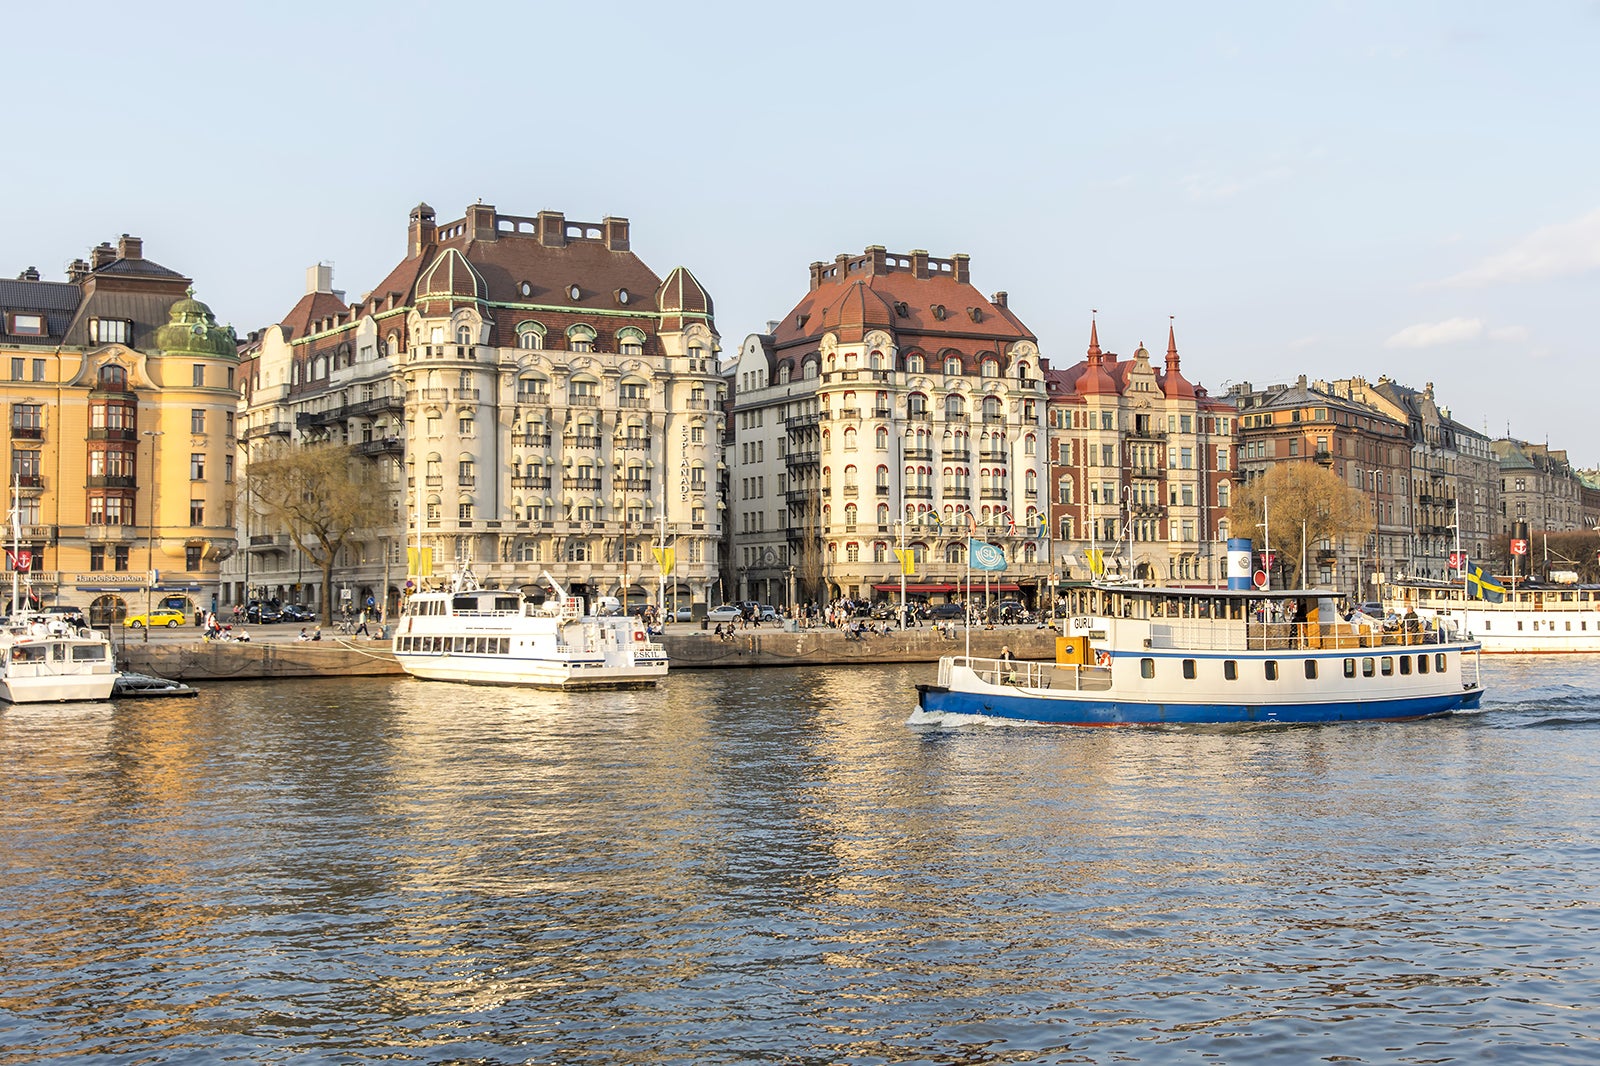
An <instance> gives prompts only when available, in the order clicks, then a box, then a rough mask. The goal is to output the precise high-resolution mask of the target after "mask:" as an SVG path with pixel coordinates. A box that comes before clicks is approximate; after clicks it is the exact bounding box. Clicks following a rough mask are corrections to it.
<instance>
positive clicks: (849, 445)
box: [844, 426, 856, 452]
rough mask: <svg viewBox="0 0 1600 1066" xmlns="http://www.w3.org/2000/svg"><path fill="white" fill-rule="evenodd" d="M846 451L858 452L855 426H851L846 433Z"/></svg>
mask: <svg viewBox="0 0 1600 1066" xmlns="http://www.w3.org/2000/svg"><path fill="white" fill-rule="evenodd" d="M844 450H845V451H847V452H853V451H855V450H856V428H855V427H854V426H850V427H848V428H847V429H846V430H845V431H844Z"/></svg>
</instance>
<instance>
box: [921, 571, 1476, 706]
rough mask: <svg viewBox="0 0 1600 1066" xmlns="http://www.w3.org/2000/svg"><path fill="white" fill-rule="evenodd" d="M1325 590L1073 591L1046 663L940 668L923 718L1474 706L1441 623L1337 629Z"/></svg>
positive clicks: (1468, 654)
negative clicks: (1052, 658) (935, 715)
mask: <svg viewBox="0 0 1600 1066" xmlns="http://www.w3.org/2000/svg"><path fill="white" fill-rule="evenodd" d="M1333 597H1334V594H1333V593H1331V592H1328V591H1325V590H1314V589H1298V590H1285V591H1271V592H1260V591H1254V590H1245V589H1193V588H1161V587H1149V586H1138V585H1112V584H1096V585H1089V586H1084V587H1081V588H1077V589H1074V590H1071V591H1070V592H1069V594H1068V606H1069V612H1068V614H1067V616H1066V618H1065V620H1064V621H1063V623H1062V626H1063V632H1062V635H1061V636H1060V637H1058V638H1057V654H1056V661H1055V662H1044V663H1041V662H1013V661H1006V660H1000V659H986V658H973V657H971V656H945V657H944V658H943V659H941V660H940V661H939V678H938V683H937V684H933V685H919V686H918V691H919V701H920V704H921V707H922V709H923V710H924V711H926V712H931V713H943V714H963V715H985V716H993V717H999V718H1015V719H1023V720H1027V721H1034V722H1054V723H1061V724H1067V725H1164V724H1275V723H1310V722H1356V721H1395V720H1404V719H1415V718H1429V717H1434V716H1438V715H1447V714H1451V713H1453V712H1455V711H1458V710H1463V709H1470V708H1473V707H1476V706H1477V705H1478V701H1479V700H1480V699H1481V698H1482V696H1483V686H1482V682H1481V680H1480V678H1479V674H1478V644H1477V642H1476V641H1474V640H1472V639H1470V638H1468V637H1466V636H1464V635H1463V634H1462V633H1461V632H1460V631H1459V630H1458V629H1456V628H1455V627H1454V626H1453V625H1451V624H1450V623H1449V622H1448V621H1447V620H1446V621H1444V622H1443V624H1438V625H1433V626H1427V625H1424V624H1422V623H1421V622H1420V621H1417V620H1413V621H1412V622H1411V623H1410V624H1409V625H1398V624H1397V625H1395V626H1394V627H1392V628H1385V627H1384V626H1383V624H1382V623H1381V622H1379V621H1376V620H1374V621H1373V622H1371V623H1370V624H1369V623H1363V622H1354V623H1353V622H1346V621H1344V620H1342V619H1341V618H1340V616H1339V614H1338V611H1337V609H1336V607H1335V604H1334V598H1333Z"/></svg>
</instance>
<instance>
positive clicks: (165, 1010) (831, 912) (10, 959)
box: [0, 659, 1600, 1063]
mask: <svg viewBox="0 0 1600 1066" xmlns="http://www.w3.org/2000/svg"><path fill="white" fill-rule="evenodd" d="M1485 669H1486V673H1487V675H1488V676H1487V681H1488V683H1489V685H1490V689H1491V690H1490V695H1489V697H1488V698H1487V699H1486V700H1485V709H1484V711H1483V713H1481V714H1476V715H1471V716H1463V717H1457V718H1454V719H1449V720H1444V721H1435V722H1425V723H1415V724H1408V725H1375V726H1330V727H1312V728H1298V729H1274V730H1261V731H1251V732H1220V731H1213V732H1207V731H1157V730H1072V729H1063V728H1054V727H1029V726H1017V725H1009V726H998V725H986V724H981V723H973V722H970V721H969V722H959V723H958V722H945V721H920V720H918V719H917V718H915V717H913V716H912V710H913V703H914V692H913V686H914V684H915V683H916V682H917V681H919V680H928V679H930V678H931V675H932V673H933V668H932V667H931V666H913V667H885V668H868V669H859V668H858V669H848V670H847V669H807V670H766V671H730V672H704V673H687V672H684V673H678V674H675V675H673V676H672V677H671V678H670V679H669V680H668V681H667V682H666V683H665V684H664V685H663V686H662V687H661V688H660V689H659V690H657V691H654V692H635V693H625V694H608V695H562V694H554V695H552V694H532V693H525V692H512V691H506V690H496V689H477V688H468V687H462V686H451V685H441V684H428V683H422V682H416V681H411V680H394V681H370V680H349V681H329V682H316V683H290V684H277V685H264V684H234V685H215V686H212V687H211V688H210V689H209V690H208V691H206V692H205V693H203V694H202V695H201V697H200V698H199V699H198V700H188V701H170V702H160V701H151V702H129V703H125V704H122V705H120V706H111V707H107V706H99V707H53V708H43V709H40V708H17V707H7V708H3V709H0V770H3V773H0V848H3V849H4V850H3V854H0V1062H4V1063H14V1062H15V1063H20V1062H38V1061H50V1060H58V1061H73V1062H91V1063H158V1062H252V1063H253V1062H317V1061H335V1062H348V1063H358V1062H376V1061H379V1060H383V1061H391V1062H408V1061H409V1062H457V1061H460V1062H476V1063H522V1062H561V1063H668V1062H671V1063H691V1062H692V1063H744V1062H761V1061H768V1062H784V1063H791V1062H793V1063H836V1062H837V1063H879V1062H932V1063H987V1062H1094V1063H1106V1062H1162V1061H1169V1062H1171V1061H1184V1062H1188V1061H1216V1062H1227V1063H1237V1062H1256V1061H1264V1060H1267V1059H1269V1058H1270V1059H1272V1060H1274V1061H1323V1062H1407V1063H1477V1062H1495V1063H1521V1062H1525V1063H1552V1062H1574V1063H1576V1062H1593V1061H1597V1060H1600V1039H1597V1038H1600V1007H1597V1005H1596V1003H1597V1001H1600V961H1597V957H1596V956H1597V949H1600V887H1597V886H1600V802H1597V791H1600V790H1597V786H1596V779H1597V770H1600V661H1596V662H1588V661H1576V662H1573V661H1552V660H1538V659H1515V660H1503V661H1491V662H1486V667H1485ZM908 719H910V720H909V721H908Z"/></svg>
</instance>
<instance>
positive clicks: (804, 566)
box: [729, 245, 1051, 603]
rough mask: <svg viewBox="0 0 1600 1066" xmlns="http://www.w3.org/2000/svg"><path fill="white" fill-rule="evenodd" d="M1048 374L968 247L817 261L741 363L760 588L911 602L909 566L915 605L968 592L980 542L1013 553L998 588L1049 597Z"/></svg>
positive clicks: (747, 565) (745, 464)
mask: <svg viewBox="0 0 1600 1066" xmlns="http://www.w3.org/2000/svg"><path fill="white" fill-rule="evenodd" d="M1045 369H1046V365H1045V363H1044V361H1043V360H1042V359H1041V358H1040V354H1039V346H1038V341H1037V339H1036V338H1035V337H1034V335H1033V333H1032V332H1031V331H1030V330H1029V329H1028V328H1027V327H1026V326H1025V325H1024V324H1023V323H1022V321H1021V320H1020V319H1019V318H1018V317H1017V316H1016V314H1015V313H1014V312H1013V311H1012V310H1011V308H1010V307H1009V306H1008V302H1007V296H1006V294H1005V293H1004V292H999V293H995V294H994V295H993V296H992V297H985V296H984V295H982V294H981V293H980V292H979V291H978V289H977V288H976V287H975V286H974V285H973V284H972V281H971V278H970V265H969V261H968V257H967V256H965V255H956V256H953V257H951V258H948V259H941V258H935V257H931V256H929V255H928V253H927V252H925V251H921V250H915V251H912V252H909V253H891V252H889V251H887V250H886V249H885V248H884V247H882V246H879V245H874V246H871V247H869V248H867V249H866V250H865V251H864V252H863V253H862V254H861V255H857V256H851V255H840V256H837V257H836V258H835V259H834V261H833V262H831V263H822V262H816V263H813V264H811V268H810V289H809V291H808V292H807V293H806V295H805V296H804V297H803V298H802V299H801V300H800V301H799V302H798V303H797V304H796V305H795V306H794V308H793V309H792V310H791V311H790V312H789V313H788V314H787V315H785V316H784V317H783V318H782V319H781V320H778V321H776V322H774V323H772V324H771V325H770V326H769V328H768V330H767V332H765V333H761V334H754V335H751V336H750V337H748V338H746V340H745V341H744V343H743V344H742V345H741V346H740V351H739V356H738V359H737V361H736V365H735V366H734V368H733V380H734V405H733V426H732V428H731V437H730V444H731V447H730V456H731V464H730V465H731V466H732V470H731V474H730V480H729V485H730V494H731V496H732V499H731V500H730V501H729V506H730V509H731V510H732V511H733V515H734V522H735V526H734V538H735V548H734V550H735V552H736V553H737V558H736V559H735V563H736V564H737V567H738V570H739V574H740V590H741V592H742V593H743V594H744V595H745V598H750V599H756V600H761V601H765V602H773V603H778V602H783V603H796V602H799V603H809V602H823V601H828V600H834V599H849V600H852V601H856V602H862V601H867V600H877V601H883V602H898V600H899V597H900V593H901V588H902V580H901V579H902V576H903V577H904V578H905V581H904V587H905V591H906V595H907V597H908V598H909V599H912V600H918V601H930V602H944V601H947V600H953V599H962V598H965V597H966V594H967V589H966V585H965V581H966V577H967V566H966V564H967V545H968V538H969V537H977V538H979V539H983V540H987V541H991V542H993V543H994V544H996V545H997V546H999V547H1000V548H1002V550H1004V551H1005V554H1006V559H1007V569H1006V570H1005V571H1004V572H1003V574H1002V575H1001V576H1000V577H999V578H998V579H997V580H992V581H991V582H990V585H989V589H988V591H989V594H990V596H991V597H1003V596H1017V595H1021V596H1023V597H1024V598H1025V599H1028V600H1030V601H1031V600H1034V599H1036V598H1037V597H1038V596H1040V595H1041V593H1042V591H1043V587H1044V585H1045V584H1046V583H1047V582H1048V575H1049V573H1050V569H1051V562H1050V552H1049V541H1048V536H1047V530H1046V528H1045V522H1044V519H1043V516H1044V514H1045V511H1044V508H1045V506H1046V502H1047V501H1046V500H1045V498H1044V477H1045V470H1046V467H1045V431H1046V423H1045V407H1046V404H1045V390H1044V370H1045ZM902 558H909V559H910V560H911V561H910V564H909V568H910V572H909V573H905V574H903V573H902V566H901V562H900V560H901V559H902ZM973 587H974V588H975V589H982V588H983V574H982V573H979V574H978V575H977V581H976V583H975V585H974V586H973ZM974 595H975V598H977V597H978V595H979V594H978V593H975V594H974Z"/></svg>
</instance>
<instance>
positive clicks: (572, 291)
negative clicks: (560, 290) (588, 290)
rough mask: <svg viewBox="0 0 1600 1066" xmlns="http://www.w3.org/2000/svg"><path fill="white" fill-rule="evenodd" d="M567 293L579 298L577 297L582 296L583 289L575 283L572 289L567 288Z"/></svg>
mask: <svg viewBox="0 0 1600 1066" xmlns="http://www.w3.org/2000/svg"><path fill="white" fill-rule="evenodd" d="M567 295H568V296H570V297H571V298H572V299H574V300H577V299H580V298H582V296H583V290H582V289H580V288H578V287H577V286H576V285H574V286H572V287H571V288H570V289H568V290H567Z"/></svg>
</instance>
